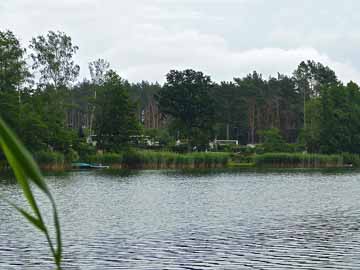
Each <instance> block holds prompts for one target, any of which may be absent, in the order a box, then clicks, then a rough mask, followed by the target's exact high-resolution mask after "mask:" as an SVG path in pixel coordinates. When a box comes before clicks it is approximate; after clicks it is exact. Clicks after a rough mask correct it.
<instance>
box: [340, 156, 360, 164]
mask: <svg viewBox="0 0 360 270" xmlns="http://www.w3.org/2000/svg"><path fill="white" fill-rule="evenodd" d="M342 157H343V160H344V164H346V165H351V166H354V167H360V155H359V154H351V153H342Z"/></svg>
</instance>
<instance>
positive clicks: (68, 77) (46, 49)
mask: <svg viewBox="0 0 360 270" xmlns="http://www.w3.org/2000/svg"><path fill="white" fill-rule="evenodd" d="M30 48H31V49H32V51H33V52H32V53H31V58H32V60H33V66H32V68H33V69H34V70H38V71H39V72H40V85H53V86H54V87H55V89H58V87H61V86H68V85H69V84H70V83H71V82H74V81H75V79H76V78H77V76H78V75H79V71H80V67H79V66H78V65H76V64H75V63H74V60H73V56H74V54H75V53H76V51H77V50H78V49H79V48H78V47H77V46H75V45H73V44H72V40H71V37H70V36H68V35H66V34H65V33H63V32H60V31H58V32H54V31H49V32H48V34H47V35H46V36H38V37H37V38H33V39H32V41H31V44H30Z"/></svg>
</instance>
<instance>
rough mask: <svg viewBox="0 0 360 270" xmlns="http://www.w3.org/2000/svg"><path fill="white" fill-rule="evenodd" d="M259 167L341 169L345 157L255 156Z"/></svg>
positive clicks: (280, 154)
mask: <svg viewBox="0 0 360 270" xmlns="http://www.w3.org/2000/svg"><path fill="white" fill-rule="evenodd" d="M255 163H256V165H257V166H270V167H301V168H318V167H341V166H343V157H342V156H341V155H320V154H301V153H267V154H262V155H256V156H255Z"/></svg>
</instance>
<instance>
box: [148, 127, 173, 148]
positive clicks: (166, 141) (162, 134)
mask: <svg viewBox="0 0 360 270" xmlns="http://www.w3.org/2000/svg"><path fill="white" fill-rule="evenodd" d="M144 135H145V136H149V137H150V138H151V139H152V140H153V141H158V142H159V144H160V145H161V146H168V145H170V144H171V143H173V142H175V138H173V137H172V136H171V135H170V134H169V131H168V130H167V129H165V128H162V129H160V128H154V129H145V130H144Z"/></svg>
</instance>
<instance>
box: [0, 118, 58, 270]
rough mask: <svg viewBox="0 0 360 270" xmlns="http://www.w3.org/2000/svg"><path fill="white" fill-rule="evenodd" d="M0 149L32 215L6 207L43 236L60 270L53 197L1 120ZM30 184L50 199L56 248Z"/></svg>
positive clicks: (22, 147) (20, 209) (56, 219)
mask: <svg viewBox="0 0 360 270" xmlns="http://www.w3.org/2000/svg"><path fill="white" fill-rule="evenodd" d="M0 147H1V149H2V150H3V152H4V154H5V157H6V159H7V160H8V162H9V164H10V166H11V168H12V169H13V171H14V174H15V177H16V180H17V182H18V183H19V185H20V187H21V189H22V190H23V193H24V196H25V198H26V200H27V202H28V203H29V206H30V208H31V210H32V211H33V213H29V212H27V211H26V210H24V209H22V208H20V207H18V206H16V205H14V204H12V203H10V204H11V205H12V206H14V208H15V209H16V210H17V211H19V213H21V214H22V215H23V216H24V217H25V218H26V219H27V220H28V221H29V222H30V223H31V224H32V225H34V226H35V227H36V228H37V229H39V230H40V231H41V232H42V233H44V235H45V237H46V240H47V242H48V244H49V247H50V250H51V253H52V255H53V258H54V262H55V264H56V266H57V270H60V269H61V258H62V243H61V230H60V223H59V217H58V212H57V209H56V205H55V201H54V198H53V196H52V195H51V193H50V191H49V189H48V187H47V185H46V183H45V181H44V180H43V177H42V175H41V173H40V170H39V168H38V166H37V165H36V163H35V161H34V159H33V158H32V157H31V155H30V153H29V152H28V151H27V150H26V149H25V147H24V146H23V145H22V144H21V142H20V141H19V140H18V139H17V137H16V136H15V134H14V133H13V132H12V131H11V130H10V129H9V128H8V127H7V125H6V124H5V123H4V122H3V121H2V119H0ZM30 183H33V184H35V186H37V187H38V188H39V189H40V190H41V191H42V192H43V193H44V194H45V195H46V196H47V197H48V198H49V200H50V203H51V206H52V209H53V216H54V227H55V232H56V245H54V244H53V241H52V239H51V237H50V234H49V230H48V228H47V226H46V224H45V222H44V219H43V217H42V215H41V212H40V209H39V207H38V204H37V202H36V199H35V197H34V194H33V192H32V190H31V186H30Z"/></svg>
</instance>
